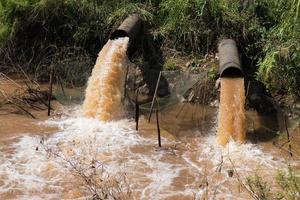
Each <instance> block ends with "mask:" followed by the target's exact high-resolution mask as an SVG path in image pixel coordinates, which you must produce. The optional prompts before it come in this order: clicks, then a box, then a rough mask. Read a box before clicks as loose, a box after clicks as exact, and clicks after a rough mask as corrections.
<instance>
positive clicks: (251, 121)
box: [0, 41, 299, 200]
mask: <svg viewBox="0 0 300 200" xmlns="http://www.w3.org/2000/svg"><path fill="white" fill-rule="evenodd" d="M119 42H120V43H119ZM119 42H118V41H117V43H116V44H114V43H111V41H110V42H109V43H108V45H107V46H108V47H109V48H108V47H107V48H108V49H106V48H104V50H102V53H103V54H105V56H104V57H105V59H107V60H106V61H107V62H106V61H105V62H104V63H101V62H102V61H103V59H102V60H101V62H100V63H96V66H95V70H94V72H93V75H92V76H91V78H90V81H89V83H88V87H87V90H86V94H87V96H86V99H85V101H84V104H83V106H82V105H80V104H78V105H72V106H57V108H56V112H54V113H53V115H52V116H51V117H50V118H48V117H47V116H46V111H32V112H33V114H34V115H35V116H37V119H32V118H30V117H29V116H26V115H24V113H19V112H15V111H14V110H12V109H11V107H3V106H2V107H1V108H0V109H1V112H0V122H1V129H0V144H1V147H0V197H1V199H86V198H90V199H92V198H93V197H95V196H93V195H94V194H95V193H97V194H100V195H101V194H102V193H104V197H106V194H107V195H110V196H114V197H118V198H119V199H147V200H148V199H154V200H156V199H157V200H160V199H170V200H171V199H172V200H173V199H174V200H176V199H178V200H179V199H180V200H182V199H250V198H251V197H250V195H249V193H248V192H247V191H246V190H245V189H244V188H243V184H242V182H243V181H245V178H246V177H247V176H251V175H253V174H254V173H257V174H259V175H260V176H263V177H264V180H269V181H273V177H274V175H275V174H276V173H277V170H279V169H286V167H287V163H289V164H291V165H292V166H295V167H299V162H298V161H299V160H298V159H297V158H296V157H294V158H293V159H290V158H289V157H288V156H287V155H288V154H287V152H286V151H284V150H282V149H279V148H277V147H276V146H274V145H273V142H274V138H275V137H273V136H274V132H277V126H276V124H277V121H276V118H275V119H274V116H260V115H258V114H257V113H256V112H255V111H248V112H247V113H246V115H245V118H246V119H247V120H246V121H245V122H247V123H245V124H244V125H243V126H245V127H246V128H245V130H247V132H248V135H249V139H248V142H246V143H244V144H240V143H235V142H233V141H231V140H230V139H228V138H226V142H228V144H226V145H225V146H219V145H218V143H217V142H216V141H217V128H216V127H217V124H218V113H219V111H218V109H217V108H211V107H206V106H201V105H196V104H189V103H179V104H176V105H173V106H169V107H167V108H165V109H163V110H161V111H160V112H159V121H160V127H161V135H162V148H158V145H157V130H156V120H155V115H152V119H151V122H150V123H148V120H147V119H148V116H147V113H146V114H144V115H143V116H141V118H140V126H139V127H140V128H139V130H138V131H136V130H135V123H134V122H133V120H132V119H130V118H127V117H126V116H123V117H120V116H121V114H122V113H123V106H122V105H121V97H122V94H123V90H122V89H123V84H121V83H122V82H123V81H122V80H123V76H124V73H123V71H122V70H120V67H123V64H124V63H123V62H124V59H125V57H124V55H125V51H124V49H126V48H125V47H126V45H127V43H126V41H119ZM127 42H128V41H127ZM113 45H115V46H116V47H115V48H112V46H113ZM108 52H110V53H108ZM106 54H108V55H106ZM99 57H101V53H100V55H99ZM105 59H104V60H105ZM107 66H110V67H107ZM2 83H3V84H0V87H2V89H3V90H6V91H8V93H9V92H11V91H12V90H13V87H15V86H13V87H11V86H8V85H6V84H5V82H2ZM101 83H106V84H104V85H103V84H101ZM95 88H96V91H98V90H99V91H98V92H96V93H97V94H96V93H95V91H94V89H95ZM72 91H73V92H74V89H73V90H72ZM98 93H101V94H102V95H100V96H99V95H98ZM104 93H105V95H103V94H104ZM106 100H109V101H106ZM53 105H55V104H53ZM223 117H224V119H225V118H226V116H225V115H224V116H223ZM99 119H100V120H99ZM101 120H102V121H101ZM270 132H271V133H272V134H271V135H270V137H269V136H268V137H262V135H266V134H267V133H270ZM293 137H294V138H295V139H296V138H297V137H298V136H296V133H295V134H294V136H293Z"/></svg>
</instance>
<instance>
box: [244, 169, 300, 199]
mask: <svg viewBox="0 0 300 200" xmlns="http://www.w3.org/2000/svg"><path fill="white" fill-rule="evenodd" d="M246 186H247V188H248V191H249V192H250V194H251V195H252V196H253V197H254V199H260V200H268V199H278V200H279V199H286V200H296V199H299V198H300V174H299V171H296V170H294V169H292V168H291V167H288V170H287V171H286V172H284V171H279V172H278V174H277V176H276V180H275V182H274V183H273V182H272V183H270V182H268V181H264V180H263V178H262V177H260V176H258V175H257V174H256V175H254V176H251V177H247V179H246Z"/></svg>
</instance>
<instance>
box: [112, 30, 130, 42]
mask: <svg viewBox="0 0 300 200" xmlns="http://www.w3.org/2000/svg"><path fill="white" fill-rule="evenodd" d="M122 37H129V35H128V33H127V32H126V31H124V30H120V29H118V30H115V31H114V32H112V34H111V35H110V36H109V39H111V40H115V39H118V38H122Z"/></svg>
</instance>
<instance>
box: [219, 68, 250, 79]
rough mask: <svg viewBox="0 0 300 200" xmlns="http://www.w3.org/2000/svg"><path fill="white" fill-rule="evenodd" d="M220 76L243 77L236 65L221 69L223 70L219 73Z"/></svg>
mask: <svg viewBox="0 0 300 200" xmlns="http://www.w3.org/2000/svg"><path fill="white" fill-rule="evenodd" d="M220 76H221V77H232V78H235V77H244V74H243V72H242V71H241V70H240V69H239V68H236V67H228V68H226V69H224V70H223V72H222V73H221V74H220Z"/></svg>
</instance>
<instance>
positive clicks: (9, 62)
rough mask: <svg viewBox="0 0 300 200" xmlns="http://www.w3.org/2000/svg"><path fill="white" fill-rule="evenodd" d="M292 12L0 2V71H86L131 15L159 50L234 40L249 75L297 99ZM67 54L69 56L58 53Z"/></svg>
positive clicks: (276, 5) (281, 3)
mask: <svg viewBox="0 0 300 200" xmlns="http://www.w3.org/2000/svg"><path fill="white" fill-rule="evenodd" d="M299 10H300V0H278V1H270V0H255V1H254V0H242V1H241V0H231V1H229V0H154V1H153V0H133V1H129V0H81V1H76V0H2V1H1V2H0V47H1V51H0V57H1V59H0V61H1V63H0V70H1V71H11V70H12V69H14V68H13V67H12V66H21V67H22V68H23V69H24V70H25V71H26V72H28V73H31V74H35V76H36V78H38V79H42V80H43V77H45V76H46V75H47V74H46V73H45V72H46V69H48V68H49V66H50V65H55V68H56V70H58V71H59V74H60V76H61V77H62V78H64V79H65V78H66V74H67V73H68V71H70V69H74V68H75V67H74V66H72V67H71V68H69V69H62V66H61V65H60V64H57V63H55V61H57V60H60V62H63V63H67V64H66V65H69V64H68V62H69V61H70V60H72V62H71V63H74V64H75V63H78V64H77V65H80V66H79V69H81V70H79V71H78V73H88V72H89V71H90V69H91V67H92V66H93V61H94V59H95V57H96V55H97V53H98V51H99V50H100V48H101V47H102V46H103V45H104V43H105V42H106V40H107V38H108V35H109V33H110V31H111V30H112V29H113V28H115V27H116V26H117V25H118V24H119V23H120V22H121V21H122V20H123V19H124V18H125V17H126V16H127V15H128V14H129V13H139V14H140V15H141V16H142V17H143V18H144V19H146V21H147V22H148V23H149V25H150V26H149V27H151V32H152V34H153V35H154V38H155V41H156V43H157V44H160V45H161V48H162V49H163V48H164V47H168V48H170V49H175V50H176V51H180V52H181V53H183V54H186V55H187V54H188V55H194V56H197V57H201V56H204V55H206V54H210V53H214V52H216V46H217V43H218V41H219V40H220V39H221V38H226V37H231V38H233V39H235V40H236V41H237V43H238V45H239V48H240V50H241V53H242V55H243V58H244V59H243V60H244V61H245V63H244V65H245V67H248V68H249V67H254V68H258V70H257V74H256V77H257V79H259V80H260V81H262V82H263V83H264V84H265V85H266V86H267V87H268V88H269V89H270V90H271V91H272V92H279V93H284V94H293V95H295V96H298V97H299V96H300V90H299V88H300V65H299V62H300V51H299V50H300V49H299V48H300V47H299V44H300V34H299V32H300V13H299V12H300V11H299ZM66 51H67V52H66ZM68 51H70V52H71V55H73V56H71V55H69V56H68V57H67V58H64V57H63V56H61V52H64V53H63V55H68ZM56 57H58V58H59V59H57V58H56ZM78 59H79V60H80V61H83V60H85V62H78ZM65 60H67V61H68V62H65ZM166 60H167V59H166ZM66 65H65V66H66ZM250 65H251V66H250ZM65 66H64V68H66V67H65ZM167 66H173V65H168V64H167ZM67 68H68V67H67ZM87 68H88V70H86V69H87ZM171 68H173V67H171ZM76 73H77V72H76ZM75 82H76V81H75ZM79 82H80V84H81V83H82V82H84V81H83V79H82V78H79Z"/></svg>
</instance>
